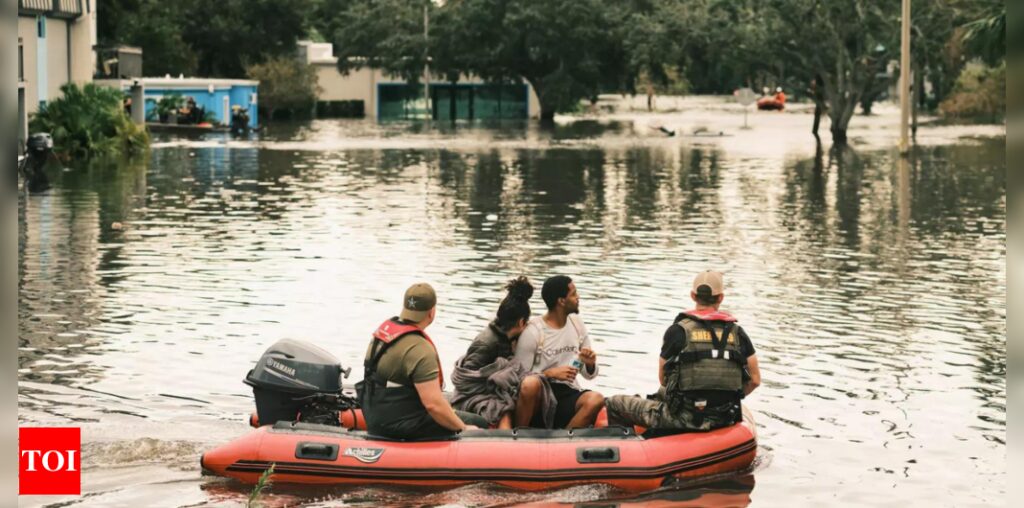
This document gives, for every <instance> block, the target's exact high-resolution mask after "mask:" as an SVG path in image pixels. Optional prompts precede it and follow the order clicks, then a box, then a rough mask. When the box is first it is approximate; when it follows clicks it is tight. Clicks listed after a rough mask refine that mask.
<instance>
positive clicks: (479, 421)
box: [455, 409, 491, 429]
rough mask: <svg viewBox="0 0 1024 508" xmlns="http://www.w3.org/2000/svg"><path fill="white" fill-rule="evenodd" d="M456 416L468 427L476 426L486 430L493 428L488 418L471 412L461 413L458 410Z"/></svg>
mask: <svg viewBox="0 0 1024 508" xmlns="http://www.w3.org/2000/svg"><path fill="white" fill-rule="evenodd" d="M455 416H458V417H459V419H460V420H462V423H465V424H466V425H476V426H477V427H480V428H481V429H486V428H487V427H490V426H491V424H490V423H488V422H487V419H486V418H484V417H482V416H480V415H478V414H476V413H470V412H469V411H459V410H458V409H456V410H455Z"/></svg>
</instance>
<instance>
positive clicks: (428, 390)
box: [359, 283, 486, 439]
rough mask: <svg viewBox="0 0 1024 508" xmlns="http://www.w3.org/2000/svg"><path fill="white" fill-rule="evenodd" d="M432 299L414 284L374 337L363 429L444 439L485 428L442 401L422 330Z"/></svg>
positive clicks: (430, 318) (439, 376)
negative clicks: (393, 313)
mask: <svg viewBox="0 0 1024 508" xmlns="http://www.w3.org/2000/svg"><path fill="white" fill-rule="evenodd" d="M436 305H437V295H436V294H435V293H434V288H432V287H430V284H426V283H418V284H413V285H412V286H410V287H409V289H407V290H406V291H405V296H404V297H403V298H402V312H401V314H399V315H398V316H397V317H393V318H391V319H389V320H387V321H385V322H384V323H382V324H381V325H380V326H379V327H378V328H377V331H376V332H374V333H373V340H372V341H370V345H369V347H367V349H366V360H365V361H364V362H363V367H364V372H363V382H362V383H361V386H359V388H360V392H361V393H360V400H361V401H362V405H363V415H364V416H365V417H366V426H367V430H368V431H369V432H370V433H371V434H375V435H379V436H384V437H390V438H396V439H429V438H444V437H448V436H451V435H454V434H455V433H457V432H461V431H463V430H466V429H474V428H477V426H478V425H486V421H485V420H484V419H483V418H482V417H480V416H479V415H475V414H472V413H465V412H462V411H455V410H453V409H452V406H451V404H449V403H448V401H447V400H446V399H445V398H444V394H443V392H442V389H443V388H444V373H443V372H442V370H441V360H440V358H439V357H438V355H437V348H435V347H434V343H433V341H431V340H430V336H428V335H427V332H426V328H427V327H428V326H430V324H431V323H433V322H434V315H435V312H436Z"/></svg>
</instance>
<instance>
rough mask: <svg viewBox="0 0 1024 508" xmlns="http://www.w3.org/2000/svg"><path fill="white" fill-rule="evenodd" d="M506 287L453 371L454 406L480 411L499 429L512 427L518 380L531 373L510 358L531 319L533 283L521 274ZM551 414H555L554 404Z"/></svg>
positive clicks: (480, 413) (478, 412)
mask: <svg viewBox="0 0 1024 508" xmlns="http://www.w3.org/2000/svg"><path fill="white" fill-rule="evenodd" d="M505 290H506V291H507V294H506V295H505V298H504V299H502V300H501V304H499V305H498V312H497V315H496V316H495V318H494V319H493V320H492V321H491V322H490V323H488V324H487V327H486V328H484V330H483V331H481V332H480V333H479V334H478V335H477V336H476V338H475V339H473V342H472V344H470V345H469V350H468V351H466V355H465V356H463V357H462V358H460V359H459V360H458V361H457V362H455V371H454V372H453V373H452V384H454V385H455V393H454V394H453V395H452V399H451V403H452V407H454V408H456V409H459V410H462V411H470V412H473V413H476V414H479V415H480V416H483V417H484V418H485V419H486V420H487V421H488V422H489V423H490V424H491V425H492V426H497V428H499V429H510V428H512V412H513V411H514V410H515V407H516V402H517V399H518V395H519V383H520V382H521V381H522V378H523V377H524V376H527V375H529V373H528V372H526V371H525V370H524V369H522V368H521V367H520V366H519V365H518V364H517V363H516V362H512V361H511V358H512V355H513V353H514V352H515V344H516V340H517V339H518V338H519V335H520V334H521V333H523V330H525V329H526V325H527V323H528V322H529V321H530V298H531V297H532V296H533V284H531V283H530V280H529V279H528V278H526V276H519V277H516V278H515V279H512V280H510V281H509V282H508V283H507V284H505ZM541 407H542V408H543V407H545V405H544V403H543V402H542V404H541ZM551 414H552V418H553V414H554V409H553V406H552V409H551Z"/></svg>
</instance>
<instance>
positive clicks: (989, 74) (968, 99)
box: [939, 63, 1006, 123]
mask: <svg viewBox="0 0 1024 508" xmlns="http://www.w3.org/2000/svg"><path fill="white" fill-rule="evenodd" d="M939 114H941V115H942V116H943V117H944V118H947V119H957V120H974V121H984V122H994V123H995V122H1000V121H1002V119H1003V118H1005V116H1006V64H1000V65H999V66H998V67H987V66H985V65H982V64H979V63H972V64H969V65H967V66H966V67H964V70H963V72H961V73H960V77H958V78H957V80H956V84H955V85H954V86H953V93H952V94H950V95H949V97H947V98H946V100H944V101H942V103H941V104H939Z"/></svg>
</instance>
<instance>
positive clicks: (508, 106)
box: [299, 41, 540, 120]
mask: <svg viewBox="0 0 1024 508" xmlns="http://www.w3.org/2000/svg"><path fill="white" fill-rule="evenodd" d="M299 59H300V60H301V61H304V62H306V63H308V64H309V65H312V66H313V67H315V68H316V74H317V79H318V83H319V85H320V88H321V90H320V94H319V96H318V98H317V115H318V116H351V117H363V116H366V117H370V118H377V119H380V120H389V119H411V118H432V119H434V120H451V119H458V120H474V119H484V120H486V119H526V118H537V117H539V116H540V101H539V100H538V99H537V94H536V93H534V91H533V87H531V86H530V85H529V84H528V83H525V82H523V83H506V84H493V83H486V82H484V81H482V80H480V79H478V78H474V77H464V78H462V79H460V80H459V82H458V83H456V84H452V83H449V82H447V81H445V80H444V79H443V78H440V77H436V76H435V77H432V81H431V82H430V83H429V84H427V86H426V91H427V93H429V96H430V101H429V102H428V101H426V100H425V99H424V92H425V89H424V84H423V83H419V84H410V83H407V82H406V81H405V80H403V79H401V78H399V77H396V76H390V75H388V74H385V73H384V72H382V71H381V70H379V69H371V68H368V67H364V68H361V69H357V70H353V71H351V72H350V73H348V74H342V73H341V72H340V71H339V70H338V58H337V57H335V56H334V46H333V44H331V43H318V42H310V41H300V42H299ZM435 80H436V81H435Z"/></svg>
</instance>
